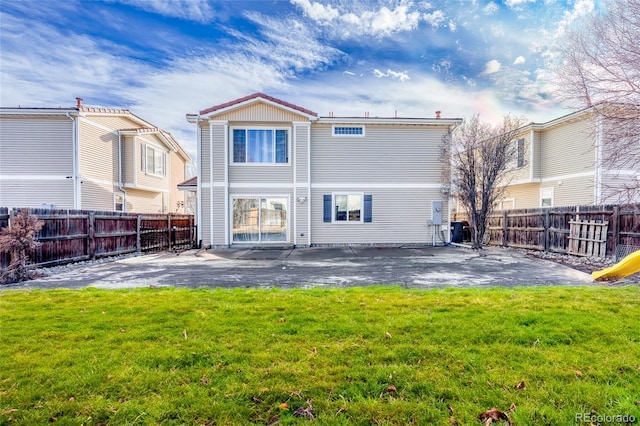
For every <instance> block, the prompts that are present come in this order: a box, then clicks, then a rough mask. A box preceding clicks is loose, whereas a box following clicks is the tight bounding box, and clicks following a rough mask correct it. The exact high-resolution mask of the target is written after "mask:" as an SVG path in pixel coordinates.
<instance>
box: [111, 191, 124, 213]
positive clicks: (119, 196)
mask: <svg viewBox="0 0 640 426" xmlns="http://www.w3.org/2000/svg"><path fill="white" fill-rule="evenodd" d="M125 206H126V204H125V197H124V193H122V192H115V193H114V194H113V210H115V211H117V212H123V211H125Z"/></svg>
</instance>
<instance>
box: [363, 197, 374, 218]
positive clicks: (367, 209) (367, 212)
mask: <svg viewBox="0 0 640 426" xmlns="http://www.w3.org/2000/svg"><path fill="white" fill-rule="evenodd" d="M372 198H373V197H372V196H371V194H365V196H364V221H365V222H372V221H373V220H372V212H371V210H372V207H371V205H372Z"/></svg>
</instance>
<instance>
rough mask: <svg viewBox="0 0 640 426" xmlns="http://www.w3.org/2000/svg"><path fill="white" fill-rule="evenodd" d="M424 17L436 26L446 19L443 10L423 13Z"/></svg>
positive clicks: (427, 21)
mask: <svg viewBox="0 0 640 426" xmlns="http://www.w3.org/2000/svg"><path fill="white" fill-rule="evenodd" d="M422 19H423V20H424V21H425V22H426V23H428V24H429V25H431V26H432V27H434V28H437V27H439V26H440V25H441V24H442V23H443V22H444V21H445V20H446V18H445V15H444V12H443V11H441V10H436V11H435V12H432V13H425V14H424V15H422Z"/></svg>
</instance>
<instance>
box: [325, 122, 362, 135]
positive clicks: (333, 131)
mask: <svg viewBox="0 0 640 426" xmlns="http://www.w3.org/2000/svg"><path fill="white" fill-rule="evenodd" d="M342 128H345V129H349V128H352V129H362V133H360V134H357V133H353V134H349V133H336V129H342ZM331 136H333V137H334V138H364V126H362V125H351V126H345V125H336V124H334V125H333V126H331Z"/></svg>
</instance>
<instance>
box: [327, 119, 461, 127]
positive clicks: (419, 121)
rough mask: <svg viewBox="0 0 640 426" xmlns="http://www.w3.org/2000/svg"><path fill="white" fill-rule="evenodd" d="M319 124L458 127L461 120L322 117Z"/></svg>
mask: <svg viewBox="0 0 640 426" xmlns="http://www.w3.org/2000/svg"><path fill="white" fill-rule="evenodd" d="M316 122H317V123H318V124H323V123H326V124H403V125H408V124H409V125H410V124H413V125H430V126H440V125H446V126H450V125H458V124H460V123H462V119H461V118H378V117H372V118H368V117H320V118H319V119H318V120H317V121H316Z"/></svg>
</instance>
